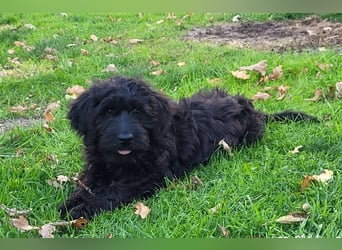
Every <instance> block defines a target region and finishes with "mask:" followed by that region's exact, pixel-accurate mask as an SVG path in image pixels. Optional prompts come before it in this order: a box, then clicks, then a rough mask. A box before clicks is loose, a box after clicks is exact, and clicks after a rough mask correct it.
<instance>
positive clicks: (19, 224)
mask: <svg viewBox="0 0 342 250" xmlns="http://www.w3.org/2000/svg"><path fill="white" fill-rule="evenodd" d="M10 223H11V224H12V226H14V227H16V228H18V229H19V230H20V231H22V232H24V231H32V230H38V229H40V228H39V227H34V226H31V225H29V223H28V221H27V219H26V218H25V217H24V216H23V215H19V218H10Z"/></svg>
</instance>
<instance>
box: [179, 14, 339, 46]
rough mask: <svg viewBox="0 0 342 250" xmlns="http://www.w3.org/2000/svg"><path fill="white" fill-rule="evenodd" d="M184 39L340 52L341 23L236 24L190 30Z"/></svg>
mask: <svg viewBox="0 0 342 250" xmlns="http://www.w3.org/2000/svg"><path fill="white" fill-rule="evenodd" d="M185 39H191V40H197V41H201V42H210V43H216V44H224V45H229V46H232V47H237V48H252V49H257V50H264V51H276V52H284V51H303V50H306V49H317V48H319V49H321V50H323V49H324V48H337V49H338V50H339V51H341V44H342V23H341V22H330V21H328V20H322V19H320V18H318V17H309V18H305V19H301V20H286V21H267V22H238V23H227V24H222V25H215V26H211V27H206V28H194V29H191V30H190V31H189V32H188V33H187V34H186V36H185Z"/></svg>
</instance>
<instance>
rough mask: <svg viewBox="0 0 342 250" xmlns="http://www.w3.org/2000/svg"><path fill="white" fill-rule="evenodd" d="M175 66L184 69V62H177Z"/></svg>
mask: <svg viewBox="0 0 342 250" xmlns="http://www.w3.org/2000/svg"><path fill="white" fill-rule="evenodd" d="M177 66H178V67H184V66H185V62H179V63H177Z"/></svg>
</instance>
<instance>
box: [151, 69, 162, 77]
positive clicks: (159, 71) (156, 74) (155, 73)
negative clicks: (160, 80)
mask: <svg viewBox="0 0 342 250" xmlns="http://www.w3.org/2000/svg"><path fill="white" fill-rule="evenodd" d="M165 72H166V71H165V70H163V69H160V70H156V71H152V72H151V73H150V75H152V76H159V75H162V74H165Z"/></svg>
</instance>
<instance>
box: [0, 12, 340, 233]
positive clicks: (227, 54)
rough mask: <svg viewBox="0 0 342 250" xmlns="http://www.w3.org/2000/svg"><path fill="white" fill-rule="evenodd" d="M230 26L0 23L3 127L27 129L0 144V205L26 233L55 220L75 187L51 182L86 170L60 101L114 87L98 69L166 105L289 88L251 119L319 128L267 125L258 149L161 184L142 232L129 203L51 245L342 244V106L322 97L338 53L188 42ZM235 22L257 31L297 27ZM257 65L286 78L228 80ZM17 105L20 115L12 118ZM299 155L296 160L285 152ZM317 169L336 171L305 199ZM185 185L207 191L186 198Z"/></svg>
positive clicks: (0, 18) (209, 21) (77, 20)
mask: <svg viewBox="0 0 342 250" xmlns="http://www.w3.org/2000/svg"><path fill="white" fill-rule="evenodd" d="M233 16H234V15H233V14H199V13H196V14H186V13H183V14H180V13H176V14H174V16H172V15H168V14H167V13H165V14H148V13H144V14H75V13H74V14H71V13H68V14H59V13H55V14H0V95H1V99H0V121H1V122H2V123H6V122H8V121H9V120H11V121H14V122H15V121H18V120H19V119H21V120H23V121H25V122H26V123H30V121H34V122H33V123H32V124H30V126H19V127H13V128H12V129H8V130H6V131H4V132H2V133H1V134H0V179H1V182H0V190H1V193H0V203H1V204H4V205H5V206H7V207H9V208H17V209H19V210H25V209H29V208H31V209H32V211H31V213H30V214H29V215H28V216H27V220H28V222H29V224H30V225H32V226H37V227H40V226H42V225H43V224H46V223H49V222H55V221H59V220H60V219H59V214H58V212H57V210H56V207H57V205H58V204H59V203H60V202H61V201H63V200H65V198H66V197H67V195H68V194H69V193H70V192H71V190H72V189H73V187H74V185H75V184H74V183H72V182H67V183H65V184H63V188H61V187H59V186H57V187H55V186H53V185H50V184H48V181H49V180H53V179H55V178H56V177H57V176H59V175H63V176H67V177H72V176H74V175H75V173H77V172H79V171H80V170H81V169H82V166H83V161H82V145H81V140H80V138H78V137H77V136H76V134H75V133H74V131H72V130H71V128H70V126H69V123H68V120H67V119H66V113H67V110H68V103H69V100H68V99H67V98H66V96H65V94H66V93H65V91H66V89H67V88H68V87H72V86H75V85H81V86H84V87H85V88H87V87H88V86H89V85H90V83H91V81H92V80H95V79H105V78H107V77H109V76H113V75H115V74H117V73H116V72H112V71H109V72H107V71H108V70H106V69H107V66H108V65H109V64H114V65H115V66H116V69H117V70H118V71H119V72H120V74H122V75H125V76H132V77H135V76H140V77H142V78H143V79H145V80H147V81H149V82H151V83H152V84H153V85H154V86H155V87H156V88H157V89H161V90H162V91H163V92H165V93H166V94H168V95H170V96H172V97H173V98H175V99H178V98H180V97H184V96H189V95H191V94H192V93H195V92H196V91H198V90H199V89H201V88H211V87H216V86H219V87H222V88H225V89H228V90H229V91H230V92H231V93H232V94H237V93H240V94H243V95H245V96H247V97H249V98H251V97H253V96H254V95H255V94H256V93H257V92H264V91H265V90H264V88H265V87H266V86H267V87H272V88H275V89H277V88H278V87H279V86H281V85H284V86H286V87H287V88H288V90H287V92H286V96H285V98H284V99H282V100H277V97H278V91H277V90H271V92H270V93H271V94H272V97H271V98H270V99H267V100H262V101H261V100H258V101H255V102H254V104H255V106H256V107H257V108H258V109H261V110H263V111H265V112H269V113H272V112H278V111H281V110H284V109H294V110H302V111H305V112H307V113H310V114H313V115H315V116H317V117H320V118H324V119H323V122H321V123H319V124H312V123H286V124H279V123H277V124H276V123H271V124H268V125H267V131H266V135H265V137H264V139H263V140H262V141H260V142H258V143H256V144H254V145H253V146H252V147H249V148H242V149H240V150H237V151H234V152H233V156H228V154H227V153H225V152H221V151H218V152H217V153H216V154H215V155H214V156H213V157H212V160H211V161H210V163H209V164H208V165H206V166H201V167H200V168H198V169H196V170H194V171H193V172H191V173H189V175H188V176H187V177H186V178H184V179H181V180H179V181H177V182H173V183H169V184H168V188H166V189H163V190H161V191H160V192H159V193H157V194H156V195H155V196H153V197H152V198H150V199H146V200H142V201H137V202H143V203H144V204H146V205H147V206H148V207H149V208H150V209H151V212H150V214H149V215H148V217H147V218H146V219H141V218H140V217H139V216H138V215H136V214H135V213H134V211H135V208H134V204H135V203H134V202H133V203H132V204H131V205H128V206H125V207H123V208H121V209H116V210H114V211H112V212H106V213H103V214H101V215H99V216H97V217H95V218H94V219H93V220H92V221H90V222H89V223H88V224H87V225H86V226H85V228H84V229H82V230H76V229H74V228H72V227H64V228H58V229H57V231H56V232H54V236H55V237H56V238H59V237H72V238H78V237H79V238H84V237H95V238H104V237H108V236H109V235H111V236H112V237H115V238H116V237H118V238H131V237H143V238H176V237H185V238H191V237H209V238H222V237H224V233H223V231H222V230H223V229H225V230H226V231H227V232H228V237H231V238H238V237H262V238H274V237H290V238H293V237H322V238H335V237H341V236H342V204H341V198H342V195H341V194H342V192H341V191H342V184H341V183H342V182H341V176H342V168H341V167H342V158H341V152H342V102H341V99H337V98H334V97H330V98H329V92H328V88H329V87H330V86H332V87H335V84H336V82H341V81H342V70H341V69H342V56H341V46H340V47H339V48H329V47H327V48H325V50H324V51H322V50H318V49H312V50H307V51H302V52H295V51H293V52H291V51H288V52H283V53H277V52H268V51H258V50H253V49H237V48H232V47H230V46H223V45H218V44H214V43H209V42H202V43H201V42H196V41H191V40H186V39H184V35H185V34H186V33H187V32H188V30H190V29H191V28H194V27H200V26H202V27H209V26H211V25H213V24H214V25H216V24H220V23H225V22H230V21H231V19H232V17H233ZM241 16H242V19H243V20H258V21H266V20H268V19H269V18H270V17H272V18H273V19H277V20H279V19H286V18H296V17H300V15H272V16H271V15H270V14H244V15H241ZM326 17H331V18H333V19H334V20H335V19H338V20H340V21H341V19H342V17H341V16H339V15H331V16H329V15H326ZM132 39H139V40H132ZM262 60H267V74H269V73H271V72H272V69H274V68H275V67H277V66H278V65H282V70H283V76H282V77H280V78H278V79H275V80H272V81H267V82H264V83H262V84H258V80H259V79H260V75H258V73H256V72H249V74H250V78H249V79H247V80H242V79H238V78H236V77H234V76H233V75H232V74H231V71H237V70H239V67H241V66H247V65H253V64H255V63H257V62H259V61H262ZM179 63H181V64H179ZM322 65H323V66H322ZM324 65H325V66H324ZM326 65H329V66H326ZM159 70H163V73H162V74H160V72H161V71H159ZM152 72H155V74H151V73H152ZM158 72H159V73H158ZM319 88H321V89H322V90H323V91H324V93H325V94H324V96H322V97H321V98H320V100H318V101H307V100H305V99H309V98H312V97H313V95H314V92H315V90H316V89H319ZM54 102H58V103H59V105H60V107H59V108H58V109H57V110H54V111H53V112H52V113H53V115H54V117H55V120H54V121H52V122H49V123H48V125H49V127H50V128H51V129H52V131H51V130H50V131H49V130H47V129H46V128H44V127H43V123H44V110H45V108H46V107H47V105H48V104H50V103H54ZM20 106H21V107H22V109H23V111H22V112H13V111H17V110H18V109H20ZM26 118H28V119H26ZM0 125H1V123H0ZM300 145H301V146H303V147H302V148H301V149H300V152H299V153H297V154H293V153H291V152H289V151H291V150H293V149H294V148H295V147H297V146H300ZM323 169H329V170H331V171H333V179H332V180H330V181H329V182H328V183H327V184H324V183H319V182H315V183H311V184H310V185H309V186H308V187H307V188H305V189H304V190H302V191H301V190H300V186H301V183H302V181H303V180H304V177H305V176H308V175H318V174H320V173H321V171H322V170H323ZM194 176H198V177H199V178H200V180H201V181H202V182H203V185H199V186H196V187H195V188H192V185H193V184H192V179H193V177H194ZM304 203H308V204H309V205H310V209H309V210H308V212H307V214H308V215H309V217H308V218H307V219H306V220H304V221H302V222H298V223H294V224H281V223H278V222H276V220H277V219H278V218H279V217H281V216H284V215H287V214H290V213H293V212H299V213H303V210H302V205H303V204H304ZM212 208H214V209H212ZM210 209H212V210H210ZM0 216H1V217H2V219H1V220H0V237H1V238H38V237H40V235H39V233H38V230H32V231H27V232H20V231H19V230H18V229H17V228H15V227H13V226H12V225H11V223H10V219H9V216H8V215H7V214H6V213H5V211H4V210H1V209H0Z"/></svg>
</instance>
